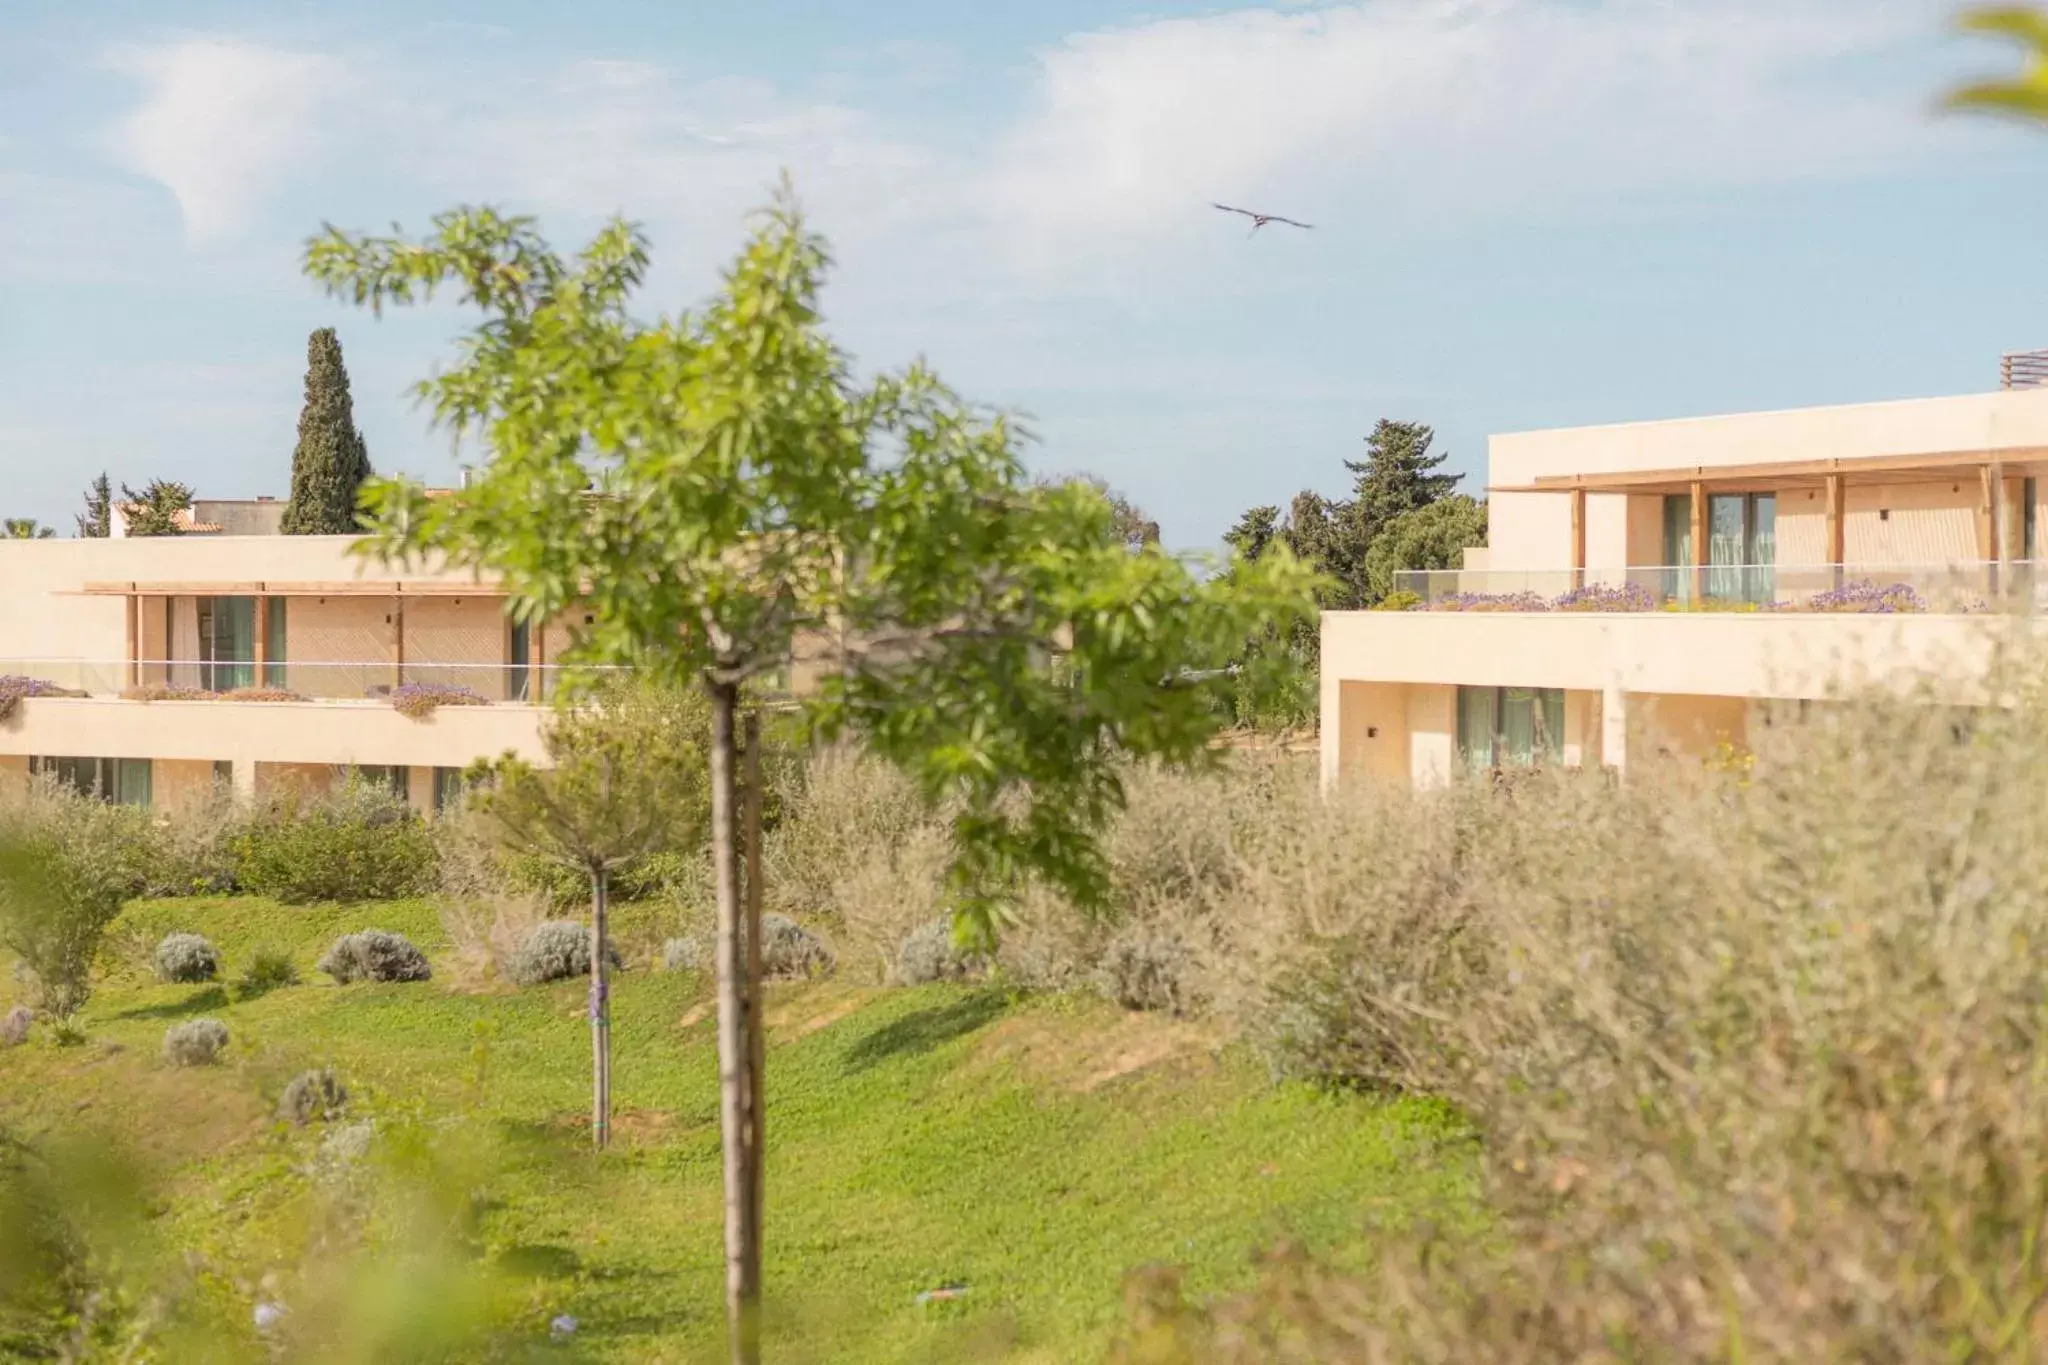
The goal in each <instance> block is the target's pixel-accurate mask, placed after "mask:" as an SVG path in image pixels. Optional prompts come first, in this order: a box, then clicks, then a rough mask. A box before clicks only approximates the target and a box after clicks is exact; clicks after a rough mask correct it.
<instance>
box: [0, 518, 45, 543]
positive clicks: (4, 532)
mask: <svg viewBox="0 0 2048 1365" xmlns="http://www.w3.org/2000/svg"><path fill="white" fill-rule="evenodd" d="M56 534H57V532H56V531H55V530H53V529H52V528H50V527H48V526H41V525H38V524H37V523H36V519H35V518H34V517H8V518H7V519H6V520H5V521H0V536H4V537H5V538H6V539H8V540H51V539H54V538H55V537H56Z"/></svg>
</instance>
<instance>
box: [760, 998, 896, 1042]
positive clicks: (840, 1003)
mask: <svg viewBox="0 0 2048 1365" xmlns="http://www.w3.org/2000/svg"><path fill="white" fill-rule="evenodd" d="M872 994H873V992H871V991H866V990H862V989H859V988H858V987H844V986H841V987H834V986H819V987H814V988H812V989H810V990H807V991H804V992H803V993H802V994H800V995H795V996H792V997H789V998H785V999H784V1000H782V1001H781V1002H780V1003H778V1002H777V1001H775V1000H774V999H773V998H772V997H771V998H770V1000H769V1002H768V1014H767V1017H766V1018H765V1019H764V1020H763V1022H764V1023H766V1024H767V1026H768V1033H769V1036H770V1037H771V1038H772V1039H773V1040H774V1041H776V1042H778V1043H793V1042H795V1041H796V1040H797V1039H799V1038H808V1037H810V1036H811V1035H812V1034H813V1033H816V1032H818V1030H820V1029H825V1028H830V1027H831V1026H832V1025H834V1024H836V1023H838V1022H839V1021H840V1020H842V1019H845V1018H847V1017H848V1016H850V1015H853V1014H857V1013H858V1012H859V1011H860V1008H861V1007H862V1006H863V1005H865V1004H867V1003H868V1001H869V999H870V997H871V996H872Z"/></svg>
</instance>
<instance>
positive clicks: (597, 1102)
mask: <svg viewBox="0 0 2048 1365" xmlns="http://www.w3.org/2000/svg"><path fill="white" fill-rule="evenodd" d="M610 881H611V877H610V875H609V874H608V873H607V872H606V871H605V870H604V869H603V868H598V869H595V870H593V871H592V872H591V874H590V1140H591V1142H592V1143H593V1144H594V1145H595V1146H596V1147H597V1150H599V1151H600V1152H601V1151H603V1150H604V1149H605V1148H607V1147H609V1146H610V1145H611V1140H612V983H611V968H610V964H609V963H608V962H606V960H605V959H606V957H607V956H608V955H609V949H610V947H611V925H610V924H609V923H608V921H609V919H610V910H611V894H610V893H611V886H610Z"/></svg>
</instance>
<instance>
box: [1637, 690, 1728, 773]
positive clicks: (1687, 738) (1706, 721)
mask: <svg viewBox="0 0 2048 1365" xmlns="http://www.w3.org/2000/svg"><path fill="white" fill-rule="evenodd" d="M1756 704H1757V703H1754V702H1752V701H1750V700H1749V699H1747V698H1743V697H1708V696H1687V695H1681V694H1677V693H1668V692H1667V693H1654V692H1652V693H1632V694H1630V696H1629V698H1628V708H1629V724H1630V726H1631V727H1632V729H1633V730H1634V731H1635V737H1636V739H1637V742H1638V743H1639V744H1643V745H1647V746H1648V750H1649V752H1652V753H1658V754H1664V755H1676V756H1681V757H1685V758H1705V757H1707V756H1708V755H1710V754H1712V753H1713V752H1714V750H1715V749H1716V748H1717V747H1718V746H1719V745H1721V744H1722V743H1724V742H1725V743H1728V744H1734V745H1743V744H1747V743H1748V742H1749V713H1750V708H1751V707H1752V706H1753V705H1756Z"/></svg>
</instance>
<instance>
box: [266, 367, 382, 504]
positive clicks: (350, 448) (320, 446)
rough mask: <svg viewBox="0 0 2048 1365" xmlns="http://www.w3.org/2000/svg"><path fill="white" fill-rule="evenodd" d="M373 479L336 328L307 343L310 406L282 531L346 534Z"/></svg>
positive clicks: (304, 412)
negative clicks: (370, 478)
mask: <svg viewBox="0 0 2048 1365" xmlns="http://www.w3.org/2000/svg"><path fill="white" fill-rule="evenodd" d="M369 477H370V455H369V451H368V450H367V449H366V448H365V447H364V445H363V433H362V432H360V431H358V430H356V417H355V404H354V402H353V400H352V399H350V397H349V391H348V369H347V367H346V366H344V365H343V364H342V361H341V340H340V338H338V337H337V336H335V334H334V329H333V328H332V327H322V328H319V329H318V330H316V331H315V332H314V333H313V334H312V335H311V336H309V337H307V338H306V405H305V407H303V408H301V409H300V410H299V444H298V446H297V448H296V449H294V450H293V451H292V494H291V501H289V502H287V503H286V504H285V509H284V521H283V523H282V528H281V529H282V530H283V531H284V533H285V534H286V535H288V536H339V535H347V534H348V533H349V532H351V531H354V530H356V529H357V528H358V526H359V525H360V522H359V521H358V518H357V511H356V503H357V499H358V497H359V496H360V495H361V492H362V487H363V484H364V483H365V482H366V481H367V480H368V479H369Z"/></svg>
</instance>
